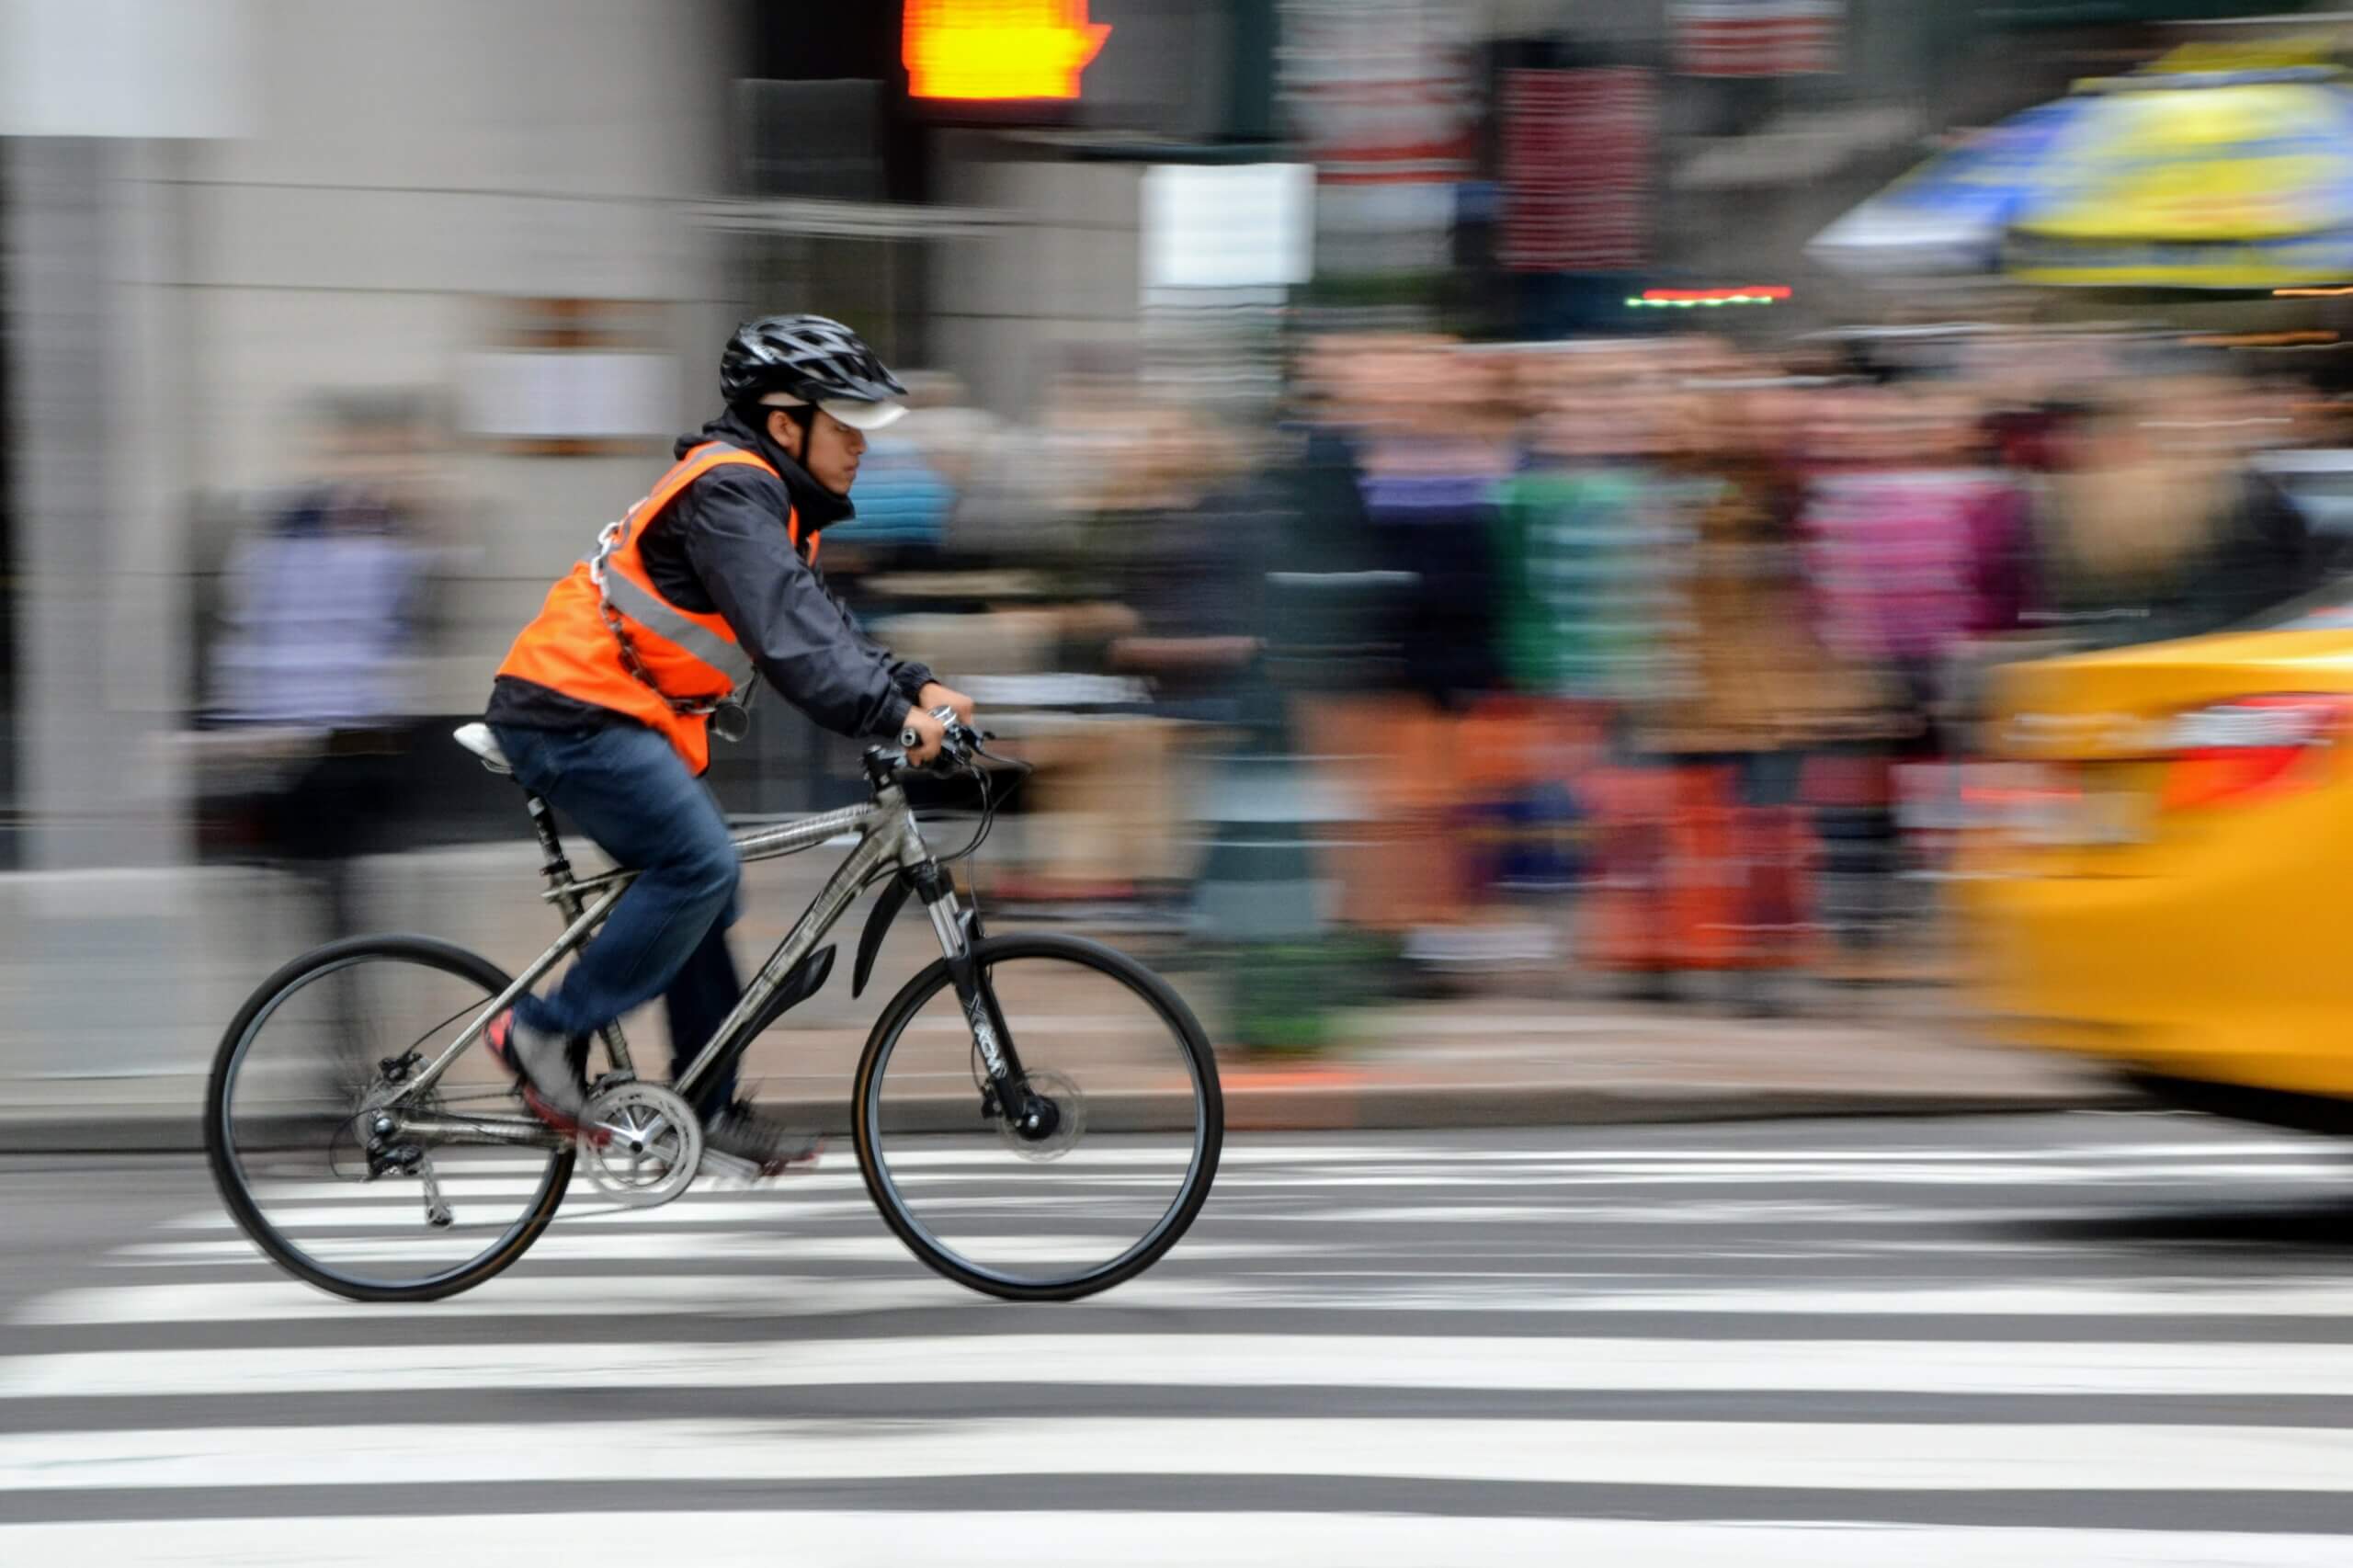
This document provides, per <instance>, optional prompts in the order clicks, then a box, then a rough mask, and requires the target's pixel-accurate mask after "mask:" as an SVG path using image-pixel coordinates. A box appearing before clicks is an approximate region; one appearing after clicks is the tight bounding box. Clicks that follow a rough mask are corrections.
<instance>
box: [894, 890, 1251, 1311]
mask: <svg viewBox="0 0 2353 1568" xmlns="http://www.w3.org/2000/svg"><path fill="white" fill-rule="evenodd" d="M972 960H973V961H974V963H975V964H977V965H978V966H979V971H980V974H981V976H982V985H983V989H984V990H985V991H986V992H988V993H990V994H993V995H994V998H995V1013H996V1015H997V1016H998V1022H997V1023H996V1024H995V1026H994V1027H995V1028H997V1029H998V1031H999V1033H1000V1035H1001V1037H1002V1038H1003V1039H1004V1040H1005V1041H1006V1043H1007V1044H1009V1046H1010V1047H1011V1053H1012V1054H1013V1055H1014V1056H1016V1057H1017V1058H1018V1060H1019V1062H1020V1066H1021V1070H1022V1072H1023V1074H1024V1075H1025V1076H1026V1078H1027V1080H1028V1083H1029V1087H1030V1089H1031V1090H1032V1091H1033V1092H1034V1093H1036V1094H1039V1095H1041V1096H1044V1097H1045V1098H1046V1099H1047V1100H1048V1101H1050V1102H1051V1107H1052V1109H1051V1113H1050V1114H1051V1123H1052V1124H1051V1129H1050V1130H1047V1131H1043V1132H1042V1133H1040V1130H1039V1129H1036V1128H1032V1129H1031V1130H1030V1131H1029V1135H1024V1134H1023V1133H1021V1132H1019V1131H1017V1130H1016V1129H1014V1128H1013V1127H1012V1126H1011V1125H1009V1123H1008V1121H1007V1119H1006V1117H1005V1116H1004V1115H1003V1114H1002V1112H1001V1111H1000V1110H999V1108H998V1107H997V1103H996V1096H995V1092H994V1090H993V1089H992V1088H991V1087H990V1086H989V1085H987V1083H986V1080H985V1074H983V1073H982V1072H981V1071H980V1069H979V1065H978V1061H977V1056H978V1052H977V1049H976V1047H975V1045H974V1042H973V1038H972V1025H971V1024H970V1023H969V1022H968V1021H967V1019H966V1017H965V1014H964V1010H963V1007H962V1006H961V1003H960V1002H959V1000H958V998H957V994H956V990H955V985H954V983H953V981H952V979H951V978H950V975H949V968H948V965H947V963H946V962H945V961H944V960H943V961H941V962H938V963H935V964H933V965H932V966H931V967H930V968H928V969H926V970H925V971H923V972H922V973H920V974H918V975H916V976H915V979H913V980H912V981H910V982H908V983H907V984H906V986H905V988H904V989H903V990H902V991H900V993H899V994H898V995H896V996H895V997H893V998H892V1001H891V1005H890V1006H888V1007H887V1008H885V1009H884V1011H883V1014H882V1017H881V1019H880V1020H879V1021H878V1022H877V1023H876V1025H875V1027H874V1033H873V1035H872V1036H871V1038H870V1039H869V1040H868V1041H867V1046H866V1054H865V1056H864V1058H863V1060H861V1061H860V1062H859V1063H858V1085H857V1089H856V1093H855V1096H854V1100H853V1108H852V1133H853V1137H854V1140H855V1142H856V1145H857V1149H858V1166H859V1169H860V1170H861V1171H862V1172H863V1173H864V1174H865V1177H866V1187H867V1191H868V1192H869V1193H870V1195H871V1196H872V1197H873V1199H874V1202H875V1206H876V1207H877V1208H878V1209H880V1210H881V1212H882V1218H883V1219H884V1221H886V1222H888V1223H889V1225H890V1227H891V1229H892V1231H893V1232H895V1233H897V1234H898V1237H899V1239H900V1240H901V1241H903V1242H904V1243H905V1244H907V1246H908V1247H909V1248H910V1249H912V1250H913V1251H914V1253H915V1256H917V1257H919V1258H921V1259H922V1260H923V1261H924V1262H925V1263H926V1264H927V1265H929V1266H930V1267H933V1268H935V1269H937V1270H938V1272H940V1273H941V1274H944V1275H946V1276H947V1277H948V1278H950V1279H953V1280H955V1281H957V1282H958V1283H959V1284H961V1285H966V1286H969V1287H971V1288H972V1290H980V1291H983V1292H986V1293H987V1294H989V1295H993V1296H1002V1297H1005V1298H1006V1299H1008V1300H1012V1301H1073V1300H1075V1299H1077V1298H1078V1297H1081V1296H1088V1295H1092V1294H1094V1293H1095V1292H1097V1291H1098V1290H1109V1289H1110V1288H1111V1287H1112V1286H1114V1285H1117V1284H1120V1282H1121V1281H1123V1280H1127V1279H1131V1278H1134V1277H1135V1276H1136V1275H1138V1274H1140V1273H1142V1271H1143V1270H1145V1269H1146V1268H1149V1267H1152V1265H1153V1264H1154V1263H1155V1262H1157V1261H1158V1260H1159V1259H1160V1258H1161V1256H1163V1255H1165V1253H1166V1252H1167V1251H1168V1249H1169V1248H1170V1247H1173V1246H1175V1245H1176V1243H1177V1241H1178V1240H1179V1239H1180V1238H1182V1237H1183V1235H1184V1234H1185V1232H1186V1229H1187V1228H1188V1226H1190V1225H1191V1224H1192V1222H1193V1219H1194V1216H1195V1215H1197V1214H1199V1212H1200V1209H1201V1205H1202V1203H1203V1202H1205V1201H1206V1200H1207V1199H1208V1198H1209V1192H1210V1186H1211V1182H1213V1181H1214V1180H1215V1179H1216V1176H1217V1162H1218V1154H1219V1151H1220V1149H1221V1148H1222V1145H1223V1142H1224V1135H1225V1112H1224V1101H1223V1097H1222V1095H1221V1093H1220V1091H1219V1087H1218V1078H1217V1063H1216V1061H1215V1059H1214V1057H1213V1056H1212V1054H1211V1050H1210V1045H1209V1040H1208V1039H1207V1037H1206V1036H1204V1035H1203V1034H1202V1032H1201V1027H1200V1024H1199V1021H1198V1020H1196V1019H1195V1018H1194V1017H1193V1015H1192V1012H1191V1010H1190V1009H1189V1008H1188V1007H1187V1006H1185V1004H1184V1002H1183V1000H1182V999H1181V998H1179V997H1178V996H1177V994H1176V993H1175V992H1174V991H1172V990H1170V989H1169V987H1168V985H1167V983H1165V982H1164V981H1162V980H1161V979H1160V978H1159V977H1158V976H1157V975H1155V974H1154V973H1153V972H1152V971H1150V970H1148V969H1145V968H1144V967H1143V966H1142V964H1139V963H1137V962H1136V961H1135V960H1133V959H1131V958H1129V957H1127V956H1126V955H1125V954H1123V953H1120V952H1117V951H1115V950H1113V949H1109V948H1106V947H1103V946H1101V945H1100V944H1098V943H1095V942H1089V941H1085V940H1083V939H1081V938H1078V937H1063V936H1053V935H1040V936H1013V937H989V938H987V939H986V940H983V941H982V942H980V943H978V944H976V945H975V946H974V947H973V949H972Z"/></svg>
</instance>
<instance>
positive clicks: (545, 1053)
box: [483, 1008, 588, 1132]
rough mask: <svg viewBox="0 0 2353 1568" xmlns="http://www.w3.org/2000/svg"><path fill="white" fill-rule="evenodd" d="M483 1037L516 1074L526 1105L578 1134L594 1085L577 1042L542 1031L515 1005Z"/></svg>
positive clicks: (557, 1126)
mask: <svg viewBox="0 0 2353 1568" xmlns="http://www.w3.org/2000/svg"><path fill="white" fill-rule="evenodd" d="M483 1042H484V1043H485V1044H487V1045H488V1046H489V1047H490V1053H491V1055H493V1056H494V1057H496V1058H497V1059H498V1062H499V1065H501V1066H503V1067H505V1068H506V1070H507V1071H508V1072H509V1073H512V1074H515V1078H516V1082H517V1084H519V1085H521V1086H522V1090H523V1103H524V1104H525V1105H527V1106H529V1107H530V1108H531V1114H532V1115H533V1116H536V1117H538V1118H539V1119H540V1120H541V1121H544V1122H546V1123H547V1124H548V1125H549V1126H550V1127H552V1128H554V1129H555V1130H556V1131H558V1132H577V1131H580V1119H581V1118H582V1117H584V1116H585V1115H586V1114H587V1113H588V1085H587V1082H586V1080H585V1079H584V1078H583V1077H582V1076H581V1074H580V1068H579V1065H578V1064H577V1063H575V1062H574V1061H573V1060H572V1048H571V1042H570V1041H568V1040H565V1039H564V1038H563V1036H562V1035H553V1034H542V1033H541V1032H540V1031H539V1030H538V1029H535V1028H531V1026H530V1025H529V1024H527V1023H525V1022H523V1020H522V1019H520V1018H518V1017H516V1016H515V1013H514V1010H513V1009H512V1008H509V1009H508V1010H507V1011H506V1012H504V1013H501V1014H499V1015H498V1017H495V1018H493V1019H492V1020H491V1021H490V1028H488V1029H486V1030H484V1031H483Z"/></svg>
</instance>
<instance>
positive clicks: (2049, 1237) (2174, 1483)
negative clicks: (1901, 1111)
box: [0, 1115, 2353, 1568]
mask: <svg viewBox="0 0 2353 1568" xmlns="http://www.w3.org/2000/svg"><path fill="white" fill-rule="evenodd" d="M348 1201H349V1202H350V1203H351V1204H352V1205H354V1207H355V1212H356V1213H357V1212H358V1211H360V1210H369V1212H370V1213H371V1214H372V1215H374V1216H383V1215H388V1214H390V1213H391V1211H392V1208H393V1207H394V1206H395V1204H396V1203H413V1202H414V1199H413V1198H411V1199H404V1200H401V1199H395V1200H392V1201H387V1200H386V1199H384V1198H382V1197H381V1195H380V1193H379V1192H378V1191H376V1190H373V1189H370V1190H367V1191H357V1190H356V1191H355V1192H354V1194H353V1195H352V1196H351V1197H350V1199H348ZM864 1201H865V1200H864V1195H863V1193H862V1191H861V1190H860V1189H859V1188H858V1186H857V1177H856V1174H855V1171H854V1169H853V1168H852V1167H851V1166H850V1165H849V1164H848V1162H847V1156H846V1155H844V1156H839V1157H829V1163H828V1165H826V1166H825V1167H824V1168H823V1169H821V1170H820V1171H818V1172H817V1173H816V1174H815V1175H814V1176H811V1177H804V1178H801V1179H799V1180H798V1181H795V1182H790V1183H787V1184H786V1185H785V1186H784V1187H782V1188H781V1189H779V1190H774V1191H771V1192H767V1193H760V1194H749V1195H747V1194H744V1193H740V1192H739V1193H727V1194H709V1195H706V1194H701V1193H697V1194H690V1195H689V1196H688V1197H687V1198H686V1199H681V1200H680V1201H679V1202H678V1203H676V1204H674V1205H672V1206H671V1207H669V1208H667V1209H665V1210H657V1211H650V1212H643V1213H637V1214H622V1215H608V1216H603V1217H598V1216H596V1215H593V1214H591V1213H587V1212H585V1211H584V1212H582V1213H580V1214H578V1215H574V1216H570V1217H567V1218H566V1219H560V1220H559V1221H557V1224H556V1227H555V1229H554V1230H553V1231H552V1232H551V1233H550V1235H549V1237H548V1238H547V1239H546V1241H544V1242H543V1243H542V1244H541V1245H540V1249H539V1250H538V1251H537V1252H535V1254H534V1255H533V1256H531V1257H529V1258H527V1259H526V1260H525V1261H524V1262H523V1263H522V1264H521V1265H520V1266H519V1267H517V1268H515V1269H514V1270H512V1271H511V1272H510V1273H508V1274H506V1276H504V1277H502V1278H499V1279H497V1280H495V1281H494V1282H492V1283H490V1284H488V1285H486V1286H484V1287H483V1288H482V1289H481V1290H477V1291H475V1292H472V1294H469V1295H466V1296H463V1297H460V1298H458V1299H456V1300H453V1301H449V1302H445V1303H441V1304H439V1305H438V1306H428V1307H389V1308H386V1307H355V1306H352V1305H349V1304H347V1303H343V1302H339V1301H334V1300H331V1299H329V1298H327V1297H324V1296H322V1295H320V1294H318V1293H316V1292H314V1291H313V1290H309V1289H308V1288H306V1287H303V1286H301V1285H298V1284H295V1283H293V1282H291V1281H290V1280H287V1279H285V1278H282V1277H280V1276H278V1274H276V1273H275V1272H274V1271H273V1270H272V1269H271V1268H270V1267H268V1266H267V1265H266V1264H264V1263H263V1262H261V1261H260V1259H259V1258H258V1256H256V1255H254V1254H252V1253H251V1251H250V1249H249V1248H247V1247H246V1246H245V1244H244V1243H243V1241H242V1239H241V1238H240V1237H239V1236H238V1235H237V1233H235V1232H234V1231H233V1230H231V1229H228V1228H226V1225H225V1221H223V1219H222V1216H221V1214H220V1210H219V1208H218V1205H217V1203H216V1202H215V1200H214V1199H213V1196H212V1193H211V1190H210V1182H209V1179H208V1178H207V1176H205V1174H204V1172H203V1170H202V1168H201V1166H200V1165H199V1164H198V1163H196V1162H194V1161H189V1160H182V1159H177V1158H170V1159H166V1158H143V1159H121V1160H114V1161H90V1160H67V1159H49V1160H20V1161H15V1162H10V1163H7V1164H6V1165H0V1205H4V1206H5V1208H0V1212H5V1213H6V1227H7V1228H6V1244H5V1251H0V1563H6V1564H7V1565H9V1568H33V1565H36V1564H49V1563H74V1564H82V1563H109V1564H114V1563H122V1564H134V1563H135V1564H145V1563H199V1562H200V1563H218V1564H238V1565H241V1568H243V1565H250V1564H298V1563H299V1564H304V1565H309V1564H317V1563H326V1562H335V1563H363V1562H365V1563H376V1562H381V1563H401V1564H415V1563H425V1564H429V1565H430V1568H471V1565H472V1564H477V1563H483V1564H488V1563H499V1564H506V1563H512V1562H538V1561H558V1560H561V1558H562V1557H563V1556H570V1555H574V1554H579V1555H587V1554H591V1553H593V1554H596V1555H597V1556H600V1557H602V1556H617V1557H620V1558H622V1559H624V1560H626V1559H631V1558H634V1559H639V1560H643V1561H663V1562H698V1563H716V1562H755V1561H757V1562H790V1563H794V1564H796V1565H797V1568H798V1565H813V1564H824V1563H897V1562H923V1563H948V1562H986V1563H1000V1562H1002V1563H1021V1564H1025V1565H1036V1564H1045V1563H1071V1564H1103V1563H1112V1562H1120V1563H1131V1562H1140V1563H1164V1564H1208V1563H1252V1564H1256V1563H1267V1564H1274V1563H1281V1564H1284V1565H1286V1568H1290V1565H1294V1564H1313V1563H1324V1562H1331V1563H1340V1562H1346V1563H1349V1564H1390V1563H1456V1562H1460V1563H1482V1564H1500V1563H1518V1562H1544V1563H1561V1562H1587V1563H1606V1562H1629V1563H1634V1562H1639V1563H1643V1564H1645V1565H1646V1568H1658V1565H1665V1564H1682V1563H1740V1564H1744V1565H1756V1564H1768V1565H1771V1564H1790V1565H1795V1564H1801V1563H1802V1564H1805V1565H1806V1568H1845V1565H1850V1564H1851V1565H1855V1568H1861V1565H1865V1564H1868V1565H1870V1568H1883V1565H1886V1564H1893V1563H1903V1564H1906V1565H1912V1564H1929V1565H1938V1564H1955V1565H1957V1564H1976V1563H1994V1562H2001V1563H2003V1564H2006V1565H2017V1564H2024V1563H2051V1564H2054V1565H2055V1564H2065V1565H2067V1568H2085V1565H2090V1564H2109V1563H2114V1564H2125V1563H2130V1564H2135V1565H2139V1564H2173V1563H2192V1562H2194V1563H2200V1564H2209V1565H2211V1564H2280V1563H2313V1564H2319V1563H2327V1564H2342V1563H2344V1562H2353V1496H2349V1495H2348V1494H2353V1159H2348V1158H2347V1154H2346V1153H2344V1152H2341V1151H2340V1150H2339V1149H2338V1148H2336V1146H2333V1145H2329V1144H2325V1143H2318V1142H2306V1141H2301V1140H2296V1139H2290V1138H2286V1137H2275V1136H2272V1135H2270V1134H2268V1133H2263V1132H2259V1131H2249V1130H2245V1129H2241V1128H2237V1127H2233V1126H2230V1125H2226V1124H2222V1123H2217V1122H2209V1121H2203V1120H2198V1119H2186V1118H2174V1117H2152V1116H2121V1115H2080V1116H2069V1117H2043V1118H2030V1119H2007V1120H1991V1119H1985V1120H1979V1119H1955V1120H1945V1121H1885V1120H1874V1121H1844V1122H1790V1123H1778V1124H1748V1125H1715V1126H1691V1127H1653V1128H1643V1129H1619V1130H1596V1129H1573V1130H1562V1131H1538V1132H1529V1131H1509V1132H1496V1133H1481V1134H1464V1135H1460V1136H1438V1135H1423V1134H1411V1135H1401V1134H1380V1133H1367V1134H1361V1135H1352V1136H1331V1137H1308V1136H1283V1135H1273V1134H1266V1135H1253V1136H1248V1137H1236V1138H1234V1139H1233V1141H1232V1142H1231V1143H1230V1145H1229V1149H1228V1157H1227V1161H1226V1165H1225V1169H1224V1172H1223V1174H1222V1178H1221V1180H1220V1183H1219V1187H1218V1190H1217V1195H1216V1197H1215V1198H1214V1199H1212V1201H1211V1207H1210V1209H1209V1210H1208V1212H1207V1213H1206V1215H1205V1216H1204V1218H1203V1219H1202V1221H1201V1222H1200V1223H1199V1225H1198V1226H1197V1227H1196V1228H1195V1230H1194V1232H1193V1234H1192V1236H1191V1237H1190V1238H1189V1239H1188V1242H1187V1243H1186V1244H1185V1245H1184V1246H1182V1247H1180V1248H1179V1249H1178V1251H1177V1252H1176V1254H1175V1255H1174V1256H1171V1257H1170V1258H1169V1259H1168V1260H1167V1261H1165V1263H1164V1264H1162V1265H1161V1266H1160V1267H1159V1268H1157V1269H1156V1270H1154V1272H1153V1273H1152V1274H1150V1275H1148V1276H1146V1277H1145V1278H1142V1279H1140V1280H1138V1281H1136V1282H1134V1283H1132V1284H1131V1285H1129V1286H1126V1287H1124V1288H1122V1289H1120V1290H1118V1291H1115V1292H1113V1293H1112V1294H1110V1295H1108V1296H1107V1297H1103V1298H1100V1299H1098V1300H1097V1301H1091V1302H1087V1303H1084V1304H1080V1305H1076V1306H1064V1307H1019V1306H1010V1305H1005V1304H1000V1303H995V1302H991V1301H985V1300H983V1299H982V1298H980V1297H977V1296H972V1295H969V1294H967V1293H964V1292H962V1291H961V1290H958V1289H957V1288H956V1287H954V1286H952V1285H950V1284H949V1283H947V1282H945V1281H942V1280H938V1279H937V1278H933V1277H931V1276H930V1275H928V1274H926V1273H925V1272H923V1271H922V1270H921V1269H920V1268H918V1267H917V1266H916V1265H915V1263H914V1262H913V1261H912V1260H911V1259H909V1258H907V1257H906V1256H904V1254H903V1253H901V1252H899V1251H898V1250H897V1247H896V1244H895V1242H893V1241H892V1239H891V1238H890V1236H889V1235H888V1233H886V1232H885V1231H884V1230H883V1229H882V1227H881V1223H880V1221H878V1220H877V1219H876V1217H875V1216H874V1215H873V1213H872V1212H871V1211H870V1210H869V1209H867V1208H865V1207H864ZM370 1206H373V1208H372V1210H371V1208H370ZM581 1207H582V1209H583V1210H586V1209H588V1208H590V1207H593V1206H590V1205H585V1204H584V1205H582V1206H581ZM402 1211H403V1212H405V1209H403V1210H402ZM383 1222H385V1223H390V1222H392V1221H383ZM399 1222H400V1223H405V1222H407V1221H404V1220H402V1221H399ZM1033 1223H1034V1221H1033Z"/></svg>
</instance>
